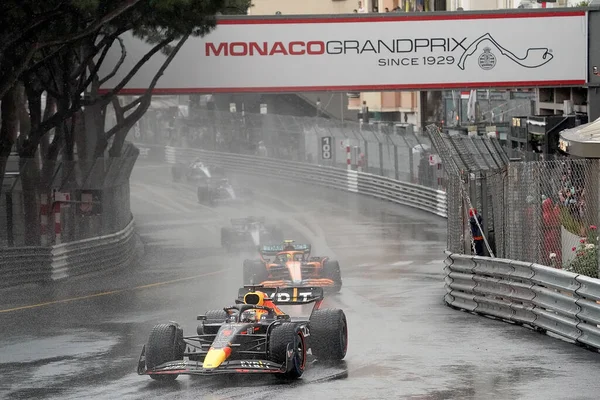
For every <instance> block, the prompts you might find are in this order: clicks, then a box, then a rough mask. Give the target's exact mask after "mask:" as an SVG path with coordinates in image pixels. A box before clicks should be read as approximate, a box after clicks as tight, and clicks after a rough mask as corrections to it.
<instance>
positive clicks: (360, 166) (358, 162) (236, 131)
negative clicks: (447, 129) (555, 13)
mask: <svg viewBox="0 0 600 400" xmlns="http://www.w3.org/2000/svg"><path fill="white" fill-rule="evenodd" d="M130 140H131V141H134V142H143V143H147V144H154V145H164V146H173V147H181V148H195V149H204V150H211V151H220V152H226V153H237V154H246V155H259V156H265V157H269V158H278V159H282V160H291V161H297V162H304V163H309V164H314V165H317V164H320V165H326V166H337V167H346V165H347V164H350V165H351V168H352V169H354V170H360V171H362V172H368V173H371V174H374V175H381V176H385V177H387V178H392V179H395V180H399V181H403V182H410V183H414V184H418V185H421V186H427V187H430V188H432V189H437V190H444V188H445V183H444V177H445V175H444V170H443V168H442V164H441V160H439V157H436V156H435V154H433V153H432V146H431V142H430V139H429V137H428V136H427V135H426V134H424V133H423V132H421V131H420V130H419V129H418V128H416V127H415V126H413V125H410V124H401V123H397V122H391V121H379V122H371V123H369V124H366V123H365V124H363V123H359V122H353V121H344V122H341V121H337V120H331V119H327V118H322V117H294V116H288V115H276V114H251V113H243V112H222V111H207V110H201V111H197V112H196V113H195V114H194V115H193V116H192V117H189V118H175V117H172V116H168V115H163V114H161V112H160V111H150V112H148V113H146V115H144V117H143V118H142V119H141V120H140V121H139V123H138V125H137V126H136V127H135V129H134V130H133V131H132V134H131V136H130Z"/></svg>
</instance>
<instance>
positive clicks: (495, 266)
mask: <svg viewBox="0 0 600 400" xmlns="http://www.w3.org/2000/svg"><path fill="white" fill-rule="evenodd" d="M447 254H448V258H447V259H446V267H445V271H446V277H445V286H446V292H447V293H446V296H445V302H446V304H448V305H449V306H451V307H453V308H457V309H461V310H465V311H470V312H474V313H477V314H481V315H486V316H493V317H496V318H499V319H501V320H505V321H510V322H514V323H517V324H521V325H527V326H530V327H532V328H534V329H536V330H539V331H542V332H552V333H553V334H555V335H557V336H559V337H561V338H563V339H566V340H569V341H572V342H574V343H577V344H579V345H583V346H586V347H590V348H593V349H596V350H597V349H600V327H599V326H600V279H594V278H590V277H588V276H584V275H578V274H575V273H571V272H567V271H563V270H559V269H555V268H551V267H546V266H543V265H539V264H534V263H527V262H523V261H514V260H506V259H498V258H487V257H478V256H467V255H462V254H451V253H447Z"/></svg>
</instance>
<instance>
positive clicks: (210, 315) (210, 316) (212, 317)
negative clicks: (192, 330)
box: [196, 310, 227, 335]
mask: <svg viewBox="0 0 600 400" xmlns="http://www.w3.org/2000/svg"><path fill="white" fill-rule="evenodd" d="M204 315H205V316H206V320H205V321H204V323H202V324H200V325H198V327H197V328H196V333H198V335H214V334H216V333H217V332H218V331H219V327H213V326H211V327H208V326H207V327H205V326H204V324H222V323H224V322H225V321H226V320H227V313H226V312H225V310H210V311H207V312H206V314H204Z"/></svg>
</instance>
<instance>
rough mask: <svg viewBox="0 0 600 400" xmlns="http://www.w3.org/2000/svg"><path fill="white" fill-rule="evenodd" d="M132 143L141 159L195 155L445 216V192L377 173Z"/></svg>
mask: <svg viewBox="0 0 600 400" xmlns="http://www.w3.org/2000/svg"><path fill="white" fill-rule="evenodd" d="M135 145H136V147H138V148H139V149H140V153H141V154H147V156H144V155H141V156H140V159H142V160H144V159H146V160H149V161H166V162H167V163H169V164H175V163H178V162H183V163H189V162H191V161H192V160H194V159H196V158H199V159H200V160H201V161H202V162H205V163H210V164H215V165H218V166H221V167H223V168H224V169H226V170H229V171H233V172H239V173H249V174H255V175H263V176H268V177H285V179H287V180H295V181H298V182H303V183H309V184H313V185H321V186H326V187H330V188H336V189H341V190H346V191H349V192H353V193H359V194H364V195H367V196H371V197H376V198H379V199H382V200H387V201H391V202H394V203H397V204H403V205H406V206H410V207H414V208H418V209H420V210H423V211H427V212H430V213H433V214H436V215H439V216H441V217H444V218H446V217H447V211H446V193H445V192H443V191H441V190H435V189H430V188H427V187H424V186H420V185H414V184H412V183H407V182H401V181H397V180H394V179H391V178H386V177H383V176H379V175H373V174H368V173H364V172H357V171H352V170H347V169H342V168H335V167H328V166H322V165H315V164H307V163H300V162H293V161H285V160H280V159H275V158H267V157H257V156H248V155H241V154H233V153H221V152H215V151H206V150H198V149H184V148H176V147H169V146H167V147H160V146H152V145H147V144H141V143H139V144H138V143H136V144H135ZM158 148H162V149H164V156H162V155H161V154H160V153H161V152H160V151H157V149H158Z"/></svg>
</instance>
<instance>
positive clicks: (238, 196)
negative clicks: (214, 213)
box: [197, 178, 253, 207]
mask: <svg viewBox="0 0 600 400" xmlns="http://www.w3.org/2000/svg"><path fill="white" fill-rule="evenodd" d="M197 195H198V202H199V203H200V204H205V205H209V206H211V207H214V206H216V205H217V204H218V203H221V202H229V203H251V202H252V196H253V191H252V190H251V189H249V188H238V189H234V188H233V186H232V185H231V183H229V180H228V179H227V178H221V179H210V180H208V181H206V182H205V183H204V184H201V185H200V186H198V191H197Z"/></svg>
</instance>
